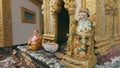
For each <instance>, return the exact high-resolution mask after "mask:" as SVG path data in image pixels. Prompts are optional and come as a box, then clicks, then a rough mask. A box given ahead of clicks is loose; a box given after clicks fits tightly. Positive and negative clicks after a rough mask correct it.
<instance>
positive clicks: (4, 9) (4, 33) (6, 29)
mask: <svg viewBox="0 0 120 68" xmlns="http://www.w3.org/2000/svg"><path fill="white" fill-rule="evenodd" d="M0 17H1V18H0V19H1V20H0V26H1V27H0V30H1V31H0V44H1V45H0V47H5V46H11V45H12V16H11V0H0Z"/></svg>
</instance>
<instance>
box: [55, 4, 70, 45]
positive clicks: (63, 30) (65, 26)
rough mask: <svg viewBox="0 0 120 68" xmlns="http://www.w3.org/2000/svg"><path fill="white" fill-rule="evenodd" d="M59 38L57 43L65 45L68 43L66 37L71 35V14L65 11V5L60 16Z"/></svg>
mask: <svg viewBox="0 0 120 68" xmlns="http://www.w3.org/2000/svg"><path fill="white" fill-rule="evenodd" d="M57 26H58V36H57V43H58V44H59V45H60V44H63V43H66V42H67V40H68V37H67V36H66V35H67V33H69V14H68V11H67V10H66V9H65V7H64V4H63V5H62V9H61V12H60V13H59V14H58V24H57Z"/></svg>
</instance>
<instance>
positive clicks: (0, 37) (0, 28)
mask: <svg viewBox="0 0 120 68" xmlns="http://www.w3.org/2000/svg"><path fill="white" fill-rule="evenodd" d="M3 31H4V30H3V12H2V0H0V47H1V46H3V45H4V33H3Z"/></svg>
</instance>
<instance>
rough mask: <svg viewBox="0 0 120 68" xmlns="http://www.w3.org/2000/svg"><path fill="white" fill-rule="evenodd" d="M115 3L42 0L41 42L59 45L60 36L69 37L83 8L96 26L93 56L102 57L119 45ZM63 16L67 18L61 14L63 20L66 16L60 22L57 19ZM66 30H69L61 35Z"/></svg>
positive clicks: (113, 0)
mask: <svg viewBox="0 0 120 68" xmlns="http://www.w3.org/2000/svg"><path fill="white" fill-rule="evenodd" d="M118 1H120V0H118ZM118 1H116V0H44V2H43V3H44V4H43V5H44V24H45V25H44V35H43V38H44V39H45V40H47V41H58V40H60V38H59V37H61V38H62V39H63V40H64V38H65V37H63V36H62V34H60V33H64V34H63V35H67V34H69V33H71V32H72V25H73V18H77V12H78V9H80V8H83V7H86V8H88V9H89V10H90V20H92V21H93V22H94V24H95V47H96V50H95V52H96V53H100V54H104V53H105V52H106V51H107V50H109V49H110V48H112V47H113V46H114V45H118V44H119V43H120V25H119V24H120V19H119V18H120V4H119V2H118ZM98 4H99V5H98ZM62 12H63V13H64V12H66V15H68V16H66V15H65V14H63V18H64V17H65V16H66V18H64V21H60V20H62V19H60V18H61V17H60V14H62ZM75 16H76V17H75ZM62 22H64V23H62ZM65 25H66V26H65ZM66 29H68V30H67V31H64V30H66ZM66 38H68V37H66ZM68 40H70V37H69V38H68ZM65 41H67V40H65Z"/></svg>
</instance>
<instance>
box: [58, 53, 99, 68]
mask: <svg viewBox="0 0 120 68" xmlns="http://www.w3.org/2000/svg"><path fill="white" fill-rule="evenodd" d="M96 62H97V59H96V57H95V56H94V57H92V58H91V59H80V60H78V59H76V58H73V57H70V56H69V55H65V56H64V57H63V59H62V61H61V62H60V63H61V64H62V65H64V66H67V67H68V68H94V66H95V64H96Z"/></svg>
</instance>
